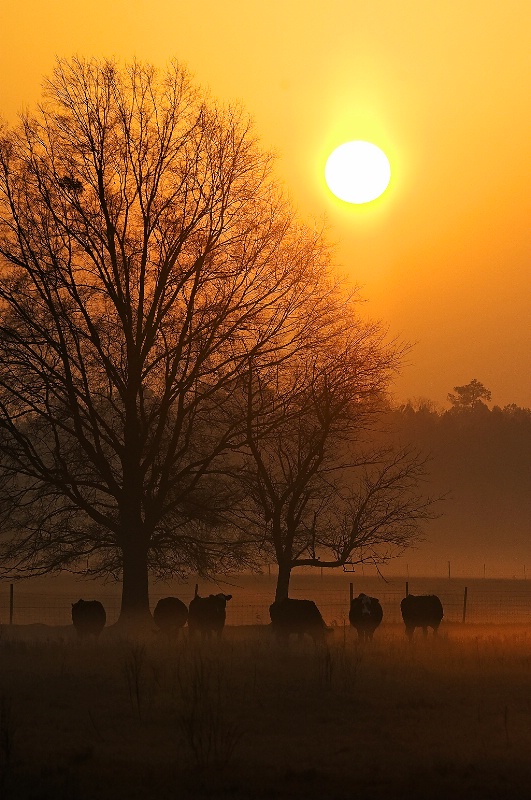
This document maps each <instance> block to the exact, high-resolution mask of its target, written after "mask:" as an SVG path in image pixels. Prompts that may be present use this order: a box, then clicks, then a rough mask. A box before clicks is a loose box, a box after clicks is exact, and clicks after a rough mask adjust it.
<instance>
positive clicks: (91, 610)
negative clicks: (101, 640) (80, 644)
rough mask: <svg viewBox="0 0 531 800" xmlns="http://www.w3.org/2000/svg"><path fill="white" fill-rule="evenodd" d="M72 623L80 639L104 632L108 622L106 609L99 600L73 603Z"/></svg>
mask: <svg viewBox="0 0 531 800" xmlns="http://www.w3.org/2000/svg"><path fill="white" fill-rule="evenodd" d="M72 622H73V623H74V628H75V629H76V633H77V635H78V636H79V638H80V639H83V638H84V637H85V636H95V637H96V639H97V638H98V636H99V635H100V633H101V632H102V630H103V629H104V627H105V623H106V622H107V615H106V613H105V609H104V608H103V606H102V604H101V603H100V601H99V600H78V601H77V603H72Z"/></svg>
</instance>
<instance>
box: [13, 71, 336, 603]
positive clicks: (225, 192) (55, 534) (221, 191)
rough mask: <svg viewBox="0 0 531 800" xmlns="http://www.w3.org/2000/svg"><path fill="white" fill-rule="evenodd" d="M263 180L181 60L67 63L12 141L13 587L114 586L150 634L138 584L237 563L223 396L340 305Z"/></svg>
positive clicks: (235, 124) (316, 253)
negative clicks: (17, 579)
mask: <svg viewBox="0 0 531 800" xmlns="http://www.w3.org/2000/svg"><path fill="white" fill-rule="evenodd" d="M270 167H271V158H270V156H269V155H268V154H265V153H264V152H262V151H261V150H260V149H259V147H258V146H257V143H256V141H255V139H254V137H253V134H252V131H251V128H250V124H249V122H248V120H247V119H246V117H245V116H244V114H243V113H242V112H240V111H239V110H238V109H234V108H228V109H225V110H220V109H219V108H217V107H216V106H215V105H214V104H213V103H207V102H206V101H205V99H204V98H203V97H202V96H201V94H200V93H199V92H198V91H197V90H196V89H195V88H194V86H193V85H192V83H191V81H190V79H189V76H188V75H187V73H186V71H185V70H184V69H182V68H181V67H180V66H179V65H178V64H173V65H172V66H171V67H170V68H169V69H168V70H167V71H166V72H165V73H163V74H159V73H157V71H156V70H155V69H154V68H152V67H150V66H144V65H140V64H137V63H134V64H132V65H130V66H129V67H127V68H126V69H125V70H120V69H118V67H117V66H116V64H114V63H112V62H109V61H103V62H98V61H95V60H91V61H86V62H85V61H82V60H77V59H74V60H73V61H71V62H66V61H59V62H58V64H57V67H56V69H55V72H54V75H53V77H52V79H51V80H49V81H48V82H47V83H46V89H45V99H44V103H43V104H42V106H41V107H40V109H39V112H38V114H37V115H36V116H24V117H23V118H22V119H21V122H20V125H19V126H18V127H17V128H16V129H14V130H4V131H3V133H2V136H1V142H0V270H1V272H0V308H1V320H0V460H1V464H0V468H1V487H0V488H1V493H0V524H1V534H0V535H1V539H2V552H1V563H2V567H3V568H4V571H5V570H7V569H9V570H11V574H14V573H16V574H28V573H29V574H35V573H44V572H47V571H49V570H55V569H62V568H65V567H67V568H71V569H74V570H77V571H80V572H87V573H89V574H93V575H96V574H104V575H109V574H111V575H114V576H116V577H121V579H122V606H121V619H123V618H127V617H131V616H133V615H134V616H144V617H146V618H147V615H148V614H149V597H148V576H149V570H150V569H152V570H154V571H155V572H156V573H157V574H159V575H171V574H175V573H178V572H183V571H186V570H187V569H190V568H195V569H200V570H202V571H208V570H209V569H213V568H216V567H219V566H220V565H222V564H223V560H224V559H226V560H227V562H228V563H235V562H238V561H239V560H240V559H241V558H244V545H245V541H244V539H245V537H244V536H243V535H242V534H241V533H240V534H237V535H236V534H235V529H234V527H230V525H229V524H228V522H227V516H226V511H227V507H228V503H229V502H232V501H233V500H234V498H235V495H234V487H233V486H229V484H228V481H229V478H228V477H227V476H226V472H227V470H226V468H225V466H224V463H223V459H224V458H226V455H227V453H229V452H231V450H232V449H234V448H235V447H236V446H237V445H239V444H240V443H241V441H242V438H243V437H245V435H246V430H245V424H244V420H243V419H241V418H240V419H238V418H236V417H235V416H234V404H233V403H232V401H231V397H232V395H233V393H234V391H235V389H236V387H238V386H240V385H241V381H242V380H243V378H244V376H245V375H246V373H247V371H248V369H249V363H250V362H251V361H252V360H253V359H258V358H260V360H261V362H262V363H263V364H264V365H267V364H275V363H277V362H282V361H283V360H286V359H289V358H290V356H291V355H292V354H293V353H294V352H297V350H298V349H299V348H301V347H310V346H311V344H312V341H313V339H314V338H315V332H316V331H317V330H318V329H319V326H320V324H321V320H322V318H323V316H326V315H327V314H328V313H329V305H330V303H329V298H330V297H331V296H332V295H333V294H334V292H336V289H335V288H334V285H333V281H331V279H330V277H329V274H328V270H327V264H328V255H327V251H326V247H325V246H324V245H323V243H322V241H321V238H320V236H319V234H318V233H315V232H313V231H310V230H309V229H306V228H304V227H303V226H301V225H300V224H298V223H297V221H296V220H295V219H294V218H293V215H292V212H291V210H290V209H289V208H288V206H287V205H286V203H285V202H284V201H283V200H282V198H281V196H280V193H279V191H278V190H277V189H276V188H275V186H274V185H273V184H272V182H271V179H270ZM87 559H88V560H89V563H88V565H87V564H86V560H87Z"/></svg>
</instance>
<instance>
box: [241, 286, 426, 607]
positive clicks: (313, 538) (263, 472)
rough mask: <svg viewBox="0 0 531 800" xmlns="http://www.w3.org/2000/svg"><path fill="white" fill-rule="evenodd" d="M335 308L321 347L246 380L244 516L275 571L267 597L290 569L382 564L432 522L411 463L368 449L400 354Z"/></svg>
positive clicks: (416, 462) (284, 591) (407, 456)
mask: <svg viewBox="0 0 531 800" xmlns="http://www.w3.org/2000/svg"><path fill="white" fill-rule="evenodd" d="M336 303H337V305H336V308H335V313H333V314H331V316H330V320H331V322H330V324H329V325H328V327H327V328H326V329H324V328H321V330H320V334H321V337H322V338H321V341H320V342H313V343H312V346H311V347H310V348H308V349H307V350H306V351H305V352H299V353H298V355H297V358H296V359H294V358H292V359H291V360H290V362H289V363H288V362H284V363H282V364H279V365H277V366H276V367H275V369H274V370H273V369H271V368H268V369H261V368H260V367H259V366H256V368H255V369H254V370H251V372H250V374H249V378H248V381H247V383H246V393H245V396H246V404H247V409H246V413H247V441H246V449H245V454H244V463H243V466H242V468H241V470H240V473H239V477H240V480H241V482H242V484H243V485H244V487H245V493H246V502H245V508H244V512H243V517H244V520H245V525H246V526H247V527H249V526H250V527H251V528H253V529H254V530H255V531H256V535H257V541H258V543H259V548H260V549H261V551H262V552H263V553H264V554H266V555H267V557H268V558H271V557H272V558H273V559H274V560H275V561H276V563H277V564H278V580H277V587H276V595H275V599H276V600H280V599H282V598H283V597H287V596H288V592H289V583H290V577H291V573H292V570H293V569H295V568H296V567H302V566H319V567H340V566H343V565H345V564H346V563H347V562H348V563H352V562H355V563H356V562H357V563H361V562H364V563H367V562H371V563H373V564H382V563H384V562H386V561H387V560H388V559H389V558H391V557H392V556H395V555H398V554H399V553H401V552H402V551H403V550H404V548H405V547H407V546H408V545H410V544H411V543H413V542H414V541H415V540H417V539H418V538H419V537H420V523H421V522H422V521H423V520H425V519H428V518H429V517H431V516H433V501H432V500H431V499H430V498H429V497H424V496H423V494H422V492H421V491H420V481H421V480H422V477H423V475H424V468H425V465H424V462H423V460H422V459H421V458H420V456H419V455H418V454H417V453H416V452H414V451H412V450H408V449H401V450H398V451H396V450H393V449H392V448H391V447H386V446H382V445H381V444H380V445H377V444H374V442H373V443H371V434H372V431H373V429H374V428H375V424H376V421H377V419H378V418H379V414H380V412H381V411H382V410H383V407H384V396H385V389H386V387H387V384H388V382H389V379H390V377H391V375H392V374H393V372H394V370H395V369H396V368H397V366H398V363H399V361H400V357H401V350H400V347H399V346H397V345H396V343H391V344H386V343H385V340H384V336H383V333H382V331H381V329H380V328H379V326H378V325H377V324H367V323H363V322H361V320H360V319H359V318H358V317H357V315H356V314H355V306H353V304H352V302H349V301H345V300H343V301H341V300H340V299H339V298H336ZM332 320H333V321H332Z"/></svg>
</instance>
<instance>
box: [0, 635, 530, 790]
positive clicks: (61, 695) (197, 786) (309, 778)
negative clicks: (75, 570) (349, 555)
mask: <svg viewBox="0 0 531 800" xmlns="http://www.w3.org/2000/svg"><path fill="white" fill-rule="evenodd" d="M530 756H531V631H529V632H528V630H527V629H524V628H511V629H509V628H504V629H501V628H495V627H493V626H490V627H486V626H485V627H477V628H471V627H467V628H461V627H459V626H450V625H447V626H446V627H444V624H443V628H442V629H441V634H440V636H439V639H438V640H432V639H431V638H430V639H429V640H428V641H424V640H423V639H422V638H419V639H416V640H415V641H414V642H413V644H412V645H410V644H409V643H408V642H407V641H406V639H405V636H404V634H403V629H402V626H398V625H388V626H385V625H383V626H382V627H381V629H380V630H379V631H378V632H377V633H376V636H375V640H374V642H373V643H372V644H367V645H365V646H362V645H358V643H357V641H356V639H355V636H354V635H353V633H352V632H351V631H350V629H348V628H346V629H343V628H339V629H337V630H336V631H335V632H334V634H333V635H331V636H330V637H329V639H328V642H327V645H326V646H325V647H322V648H315V647H314V645H313V643H312V642H311V641H310V640H307V641H303V642H298V641H296V640H294V641H292V643H291V646H290V648H289V650H288V651H283V650H279V648H277V647H276V645H275V644H274V643H273V642H272V641H271V637H270V633H269V630H268V628H267V627H265V626H264V627H260V628H227V629H226V631H225V636H224V640H223V641H222V642H221V643H218V642H214V641H213V642H212V643H210V644H207V643H205V644H201V643H199V641H198V642H197V644H193V645H192V644H190V643H189V642H188V640H187V638H186V637H183V638H182V640H181V641H180V642H179V643H177V644H176V643H168V642H167V641H165V640H163V639H162V638H161V637H160V636H156V635H153V637H152V638H150V639H146V640H145V641H131V640H122V639H119V638H117V635H116V634H113V632H112V629H107V630H106V631H105V632H104V634H103V635H102V637H101V640H100V642H99V643H98V644H95V643H94V642H89V643H84V644H79V643H78V642H76V641H75V639H74V638H73V636H72V630H71V629H70V628H47V627H46V626H23V627H13V628H7V627H3V628H1V629H0V797H2V798H3V800H13V798H16V799H17V800H19V798H20V799H21V800H22V799H23V800H32V799H34V800H48V798H53V800H63V798H64V800H93V798H97V799H98V800H111V798H112V800H122V798H123V800H125V799H126V798H127V800H135V798H143V799H144V800H145V799H146V798H148V799H149V798H154V799H155V798H156V799H157V800H166V799H167V800H169V799H170V798H172V800H173V799H174V798H197V799H198V800H201V798H219V800H222V799H223V798H289V797H297V798H298V797H300V798H347V797H348V798H362V799H363V800H365V799H366V798H371V799H372V798H374V800H376V799H377V798H378V800H379V798H386V799H391V800H392V799H393V798H409V800H412V799H414V798H435V800H439V799H442V798H444V799H445V800H446V798H465V797H466V798H469V800H475V798H477V799H478V800H479V799H480V798H481V800H488V799H489V798H505V797H512V798H528V797H531V780H530V779H531V766H530Z"/></svg>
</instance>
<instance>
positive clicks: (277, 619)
mask: <svg viewBox="0 0 531 800" xmlns="http://www.w3.org/2000/svg"><path fill="white" fill-rule="evenodd" d="M269 616H270V617H271V626H272V628H273V633H274V634H275V636H276V637H277V641H279V642H283V643H285V644H286V643H287V642H288V640H289V637H290V634H292V633H296V634H298V636H299V639H302V637H303V636H304V634H305V633H307V634H308V636H311V637H312V639H313V640H314V642H322V641H323V640H324V637H325V634H326V633H330V632H331V631H332V629H331V628H327V626H326V624H325V621H324V619H323V618H322V616H321V612H320V611H319V609H318V608H317V606H316V605H315V603H314V602H313V600H292V599H291V598H290V597H284V598H283V599H282V600H275V602H274V603H272V605H270V606H269Z"/></svg>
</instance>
